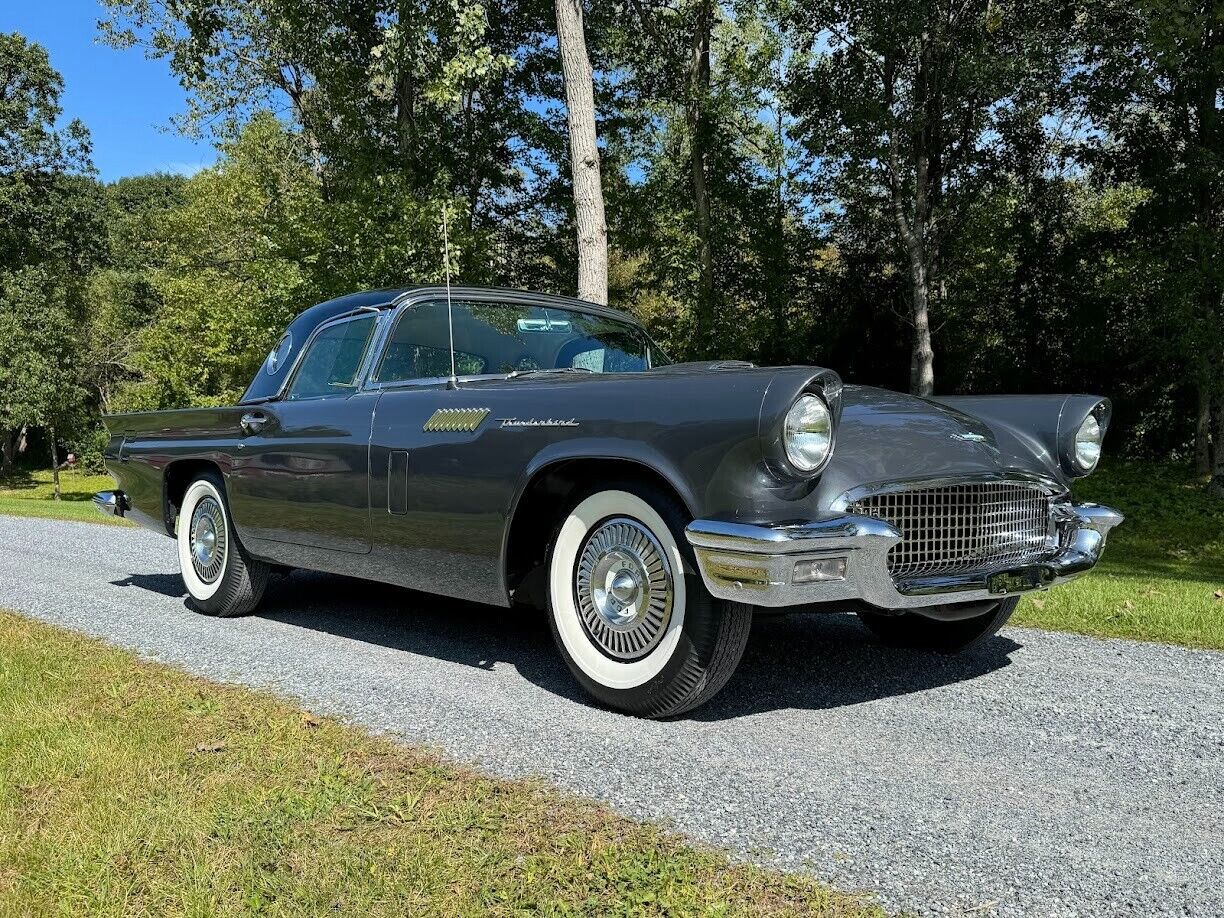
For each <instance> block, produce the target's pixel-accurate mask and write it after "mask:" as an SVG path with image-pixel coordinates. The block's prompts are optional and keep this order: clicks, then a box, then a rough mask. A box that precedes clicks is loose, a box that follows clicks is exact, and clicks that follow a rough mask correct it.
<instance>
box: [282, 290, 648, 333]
mask: <svg viewBox="0 0 1224 918" xmlns="http://www.w3.org/2000/svg"><path fill="white" fill-rule="evenodd" d="M450 295H451V297H452V299H456V300H462V299H473V298H478V299H482V300H491V301H493V302H503V303H539V304H541V305H553V306H556V307H557V308H558V309H576V310H578V311H580V312H589V313H593V314H595V315H602V316H607V317H608V318H612V319H619V320H620V321H622V322H629V323H631V324H634V325H637V324H640V323H639V322H638V321H637V320H636V319H634V318H633V316H631V315H629V314H627V313H624V312H621V311H620V310H619V309H613V308H612V307H610V306H602V305H600V304H599V303H592V302H590V301H589V300H580V299H577V298H575V297H572V296H561V295H558V294H555V293H540V292H538V291H534V290H518V289H515V288H512V287H474V286H459V285H452V286H451V288H450ZM445 296H446V287H445V286H444V285H442V284H409V285H407V286H404V287H383V288H380V289H377V290H363V291H361V292H358V293H347V294H345V295H343V296H338V297H335V298H334V299H330V300H326V301H324V302H322V303H318V304H316V305H315V306H312V307H310V308H309V309H307V310H305V311H304V312H303V313H301V315H305V314H306V313H316V311H317V313H316V314H317V315H318V318H317V319H316V322H315V324H319V323H321V322H323V321H326V320H327V319H328V318H332V317H335V316H341V315H344V314H345V313H347V312H352V311H355V310H358V309H363V308H371V307H373V308H378V309H382V308H389V307H392V306H398V305H399V304H400V303H402V302H405V301H406V300H409V299H413V300H415V299H433V298H434V297H445ZM324 314H325V315H324ZM295 324H296V323H295Z"/></svg>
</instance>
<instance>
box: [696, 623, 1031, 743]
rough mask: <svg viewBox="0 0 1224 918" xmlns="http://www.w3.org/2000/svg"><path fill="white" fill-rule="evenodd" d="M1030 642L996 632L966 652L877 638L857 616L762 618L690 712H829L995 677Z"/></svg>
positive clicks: (718, 716) (699, 715) (702, 715)
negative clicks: (732, 663)
mask: <svg viewBox="0 0 1224 918" xmlns="http://www.w3.org/2000/svg"><path fill="white" fill-rule="evenodd" d="M1021 646H1022V645H1020V644H1018V643H1017V642H1016V641H1014V640H1012V639H1011V638H1010V637H1006V636H1003V635H995V636H994V637H992V638H990V639H988V640H986V641H984V642H983V643H982V644H980V645H979V646H977V647H974V648H972V649H970V650H967V651H965V652H964V653H961V654H956V655H947V654H938V653H931V652H928V651H917V650H902V649H898V648H894V647H885V646H883V645H881V644H879V643H877V642H876V641H875V640H874V638H873V637H872V636H871V634H870V632H868V631H867V629H866V628H864V627H863V626H862V625H861V624H859V621H858V619H857V617H856V616H854V615H850V614H820V613H795V614H791V615H769V616H758V617H757V619H756V620H755V621H754V622H753V623H752V636H751V638H749V640H748V647H747V649H745V651H744V658H743V660H741V661H740V665H739V669H737V670H736V673H735V675H734V676H732V677H731V681H730V682H728V683H727V687H726V688H725V689H723V691H722V692H721V693H720V694H718V695H717V696H715V697H714V699H713V700H712V701H710V703H709V704H707V705H705V706H703V707H701V708H698V709H697V710H696V711H693V712H692V713H691V714H688V715H685V717H687V718H689V719H692V720H698V721H717V720H725V719H728V718H734V717H743V716H746V715H749V714H759V713H762V712H764V711H773V710H780V709H791V708H793V709H799V710H823V709H828V708H840V707H846V706H848V705H855V704H862V703H863V702H867V701H875V700H876V699H880V698H890V697H894V696H898V695H910V694H913V693H915V692H925V691H930V690H932V689H938V688H940V687H942V686H946V685H953V684H956V683H960V682H967V681H969V680H971V679H977V678H979V677H981V676H985V675H988V674H989V673H992V672H995V671H996V670H999V669H1002V668H1003V667H1005V666H1007V665H1009V664H1010V663H1011V654H1012V653H1014V652H1015V651H1016V650H1019V649H1020V647H1021Z"/></svg>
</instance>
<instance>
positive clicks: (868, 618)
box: [858, 596, 1020, 653]
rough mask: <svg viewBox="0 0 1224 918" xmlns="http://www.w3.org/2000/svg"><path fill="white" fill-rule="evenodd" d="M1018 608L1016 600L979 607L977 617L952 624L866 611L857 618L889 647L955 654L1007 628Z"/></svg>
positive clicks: (917, 615)
mask: <svg viewBox="0 0 1224 918" xmlns="http://www.w3.org/2000/svg"><path fill="white" fill-rule="evenodd" d="M1019 604H1020V597H1019V596H1012V597H1010V598H1008V599H1003V600H1000V601H998V602H989V603H982V604H981V611H980V612H979V613H978V614H976V615H969V616H967V617H965V618H960V619H956V620H954V621H941V620H939V619H934V618H928V617H927V616H925V615H922V614H920V613H918V612H904V613H902V614H901V615H888V614H885V613H883V612H871V611H868V610H866V609H860V610H859V611H858V617H859V620H860V621H862V623H863V624H864V625H866V626H867V628H868V629H869V630H870V631H871V632H872V634H874V635H875V636H876V637H878V638H879V639H880V640H881V641H883V642H884V643H885V644H889V645H891V646H893V647H912V648H916V649H919V650H936V651H940V652H942V653H958V652H959V651H962V650H968V649H969V648H970V647H973V646H975V645H977V644H980V643H981V642H982V641H984V640H986V639H987V638H989V637H990V636H991V635H993V634H995V633H996V632H997V631H998V630H999V629H1000V628H1002V627H1003V626H1004V625H1006V624H1007V620H1008V619H1009V618H1011V616H1012V613H1013V612H1015V611H1016V606H1017V605H1019ZM966 611H969V610H966Z"/></svg>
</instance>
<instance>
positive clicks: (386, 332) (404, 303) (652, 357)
mask: <svg viewBox="0 0 1224 918" xmlns="http://www.w3.org/2000/svg"><path fill="white" fill-rule="evenodd" d="M455 300H458V301H459V302H461V303H464V304H469V303H472V304H476V305H479V306H494V307H505V308H514V307H516V306H520V307H521V306H536V307H539V308H541V309H556V310H558V311H562V312H576V313H583V314H585V315H590V316H594V317H595V318H598V319H603V320H604V321H607V322H615V323H617V324H618V325H623V326H625V327H626V329H631V330H632V331H634V332H636V333H637V334H639V335H641V337H642V340H643V341H644V342H645V344H646V348H647V357H648V362H649V366H648V367H647V368H646V370H629V371H625V372H624V373H623V374H619V375H634V374H637V373H643V372H649V371H650V370H656V369H658V368H660V367H664V366H667V365H668V364H670V363H671V362H672V361H671V358H669V357H668V356H667V353H666V352H665V351H664V350H663V349H662V348H661V347H659V345H658V343H657V342H656V341H655V340H654V339H653V338H652V337H650V333H649V332H648V331H646V328H645V327H644V326H643V325H642V324H641V323H640V322H638V321H637V320H635V319H633V318H631V317H629V316H626V315H624V314H622V313H619V312H617V311H616V310H614V309H611V308H608V307H600V306H599V305H598V304H594V303H591V304H587V303H585V302H582V301H575V302H574V303H572V304H571V303H569V302H565V303H557V302H552V300H553V298H552V297H549V296H546V295H540V296H533V295H532V294H529V293H520V292H518V291H513V292H510V291H506V292H505V293H502V292H499V294H498V295H496V296H489V295H488V294H487V293H486V294H485V295H483V296H480V295H473V291H471V290H470V289H468V290H464V291H463V294H462V295H459V294H458V293H456V295H455ZM445 303H446V297H445V292H442V294H441V295H439V291H438V290H437V289H432V288H431V289H427V290H416V291H412V292H411V293H409V294H406V295H405V296H404V297H402V298H401V299H400V301H399V302H398V303H396V304H395V307H394V308H393V309H392V310H391V314H390V315H389V316H388V317H387V318H386V321H385V322H384V323H382V324H381V325H380V327H379V328H378V329H377V330H376V331H375V335H374V339H373V340H372V342H371V345H370V353H371V354H372V359H371V360H369V362H368V364H367V365H366V367H365V369H364V372H363V378H362V383H361V385H360V386H359V387H358V388H359V390H373V389H386V388H400V387H404V386H425V387H428V386H437V385H438V383H439V382H443V383H445V382H449V381H450V379H451V377H450V376H449V375H447V376H431V377H420V378H417V379H395V380H379V379H377V378H375V377H376V376H377V373H378V371H379V368H380V367H381V366H382V362H383V358H384V357H385V356H386V351H387V348H388V347H389V346H390V344H391V341H392V339H393V338H394V336H395V330H396V328H398V327H399V323H400V321H401V320H402V319H403V317H404V316H405V315H407V314H408V313H409V312H411V311H412V310H414V309H416V308H418V307H420V306H427V305H430V304H445ZM588 306H589V307H590V308H587V307H588ZM552 369H557V368H555V367H553V368H552ZM547 372H548V369H547V368H545V369H544V370H543V373H544V374H547ZM533 375H540V374H538V373H535V372H532V373H527V374H524V375H523V376H517V377H513V378H514V379H523V378H530V377H531V376H533ZM583 375H585V374H583ZM591 375H593V376H604V375H608V376H613V375H618V374H615V373H607V374H605V373H598V372H593V373H592V374H591ZM509 378H512V377H511V376H510V375H509V374H507V373H473V374H467V375H459V376H458V377H456V380H457V381H458V382H464V381H469V380H470V381H475V380H482V379H509Z"/></svg>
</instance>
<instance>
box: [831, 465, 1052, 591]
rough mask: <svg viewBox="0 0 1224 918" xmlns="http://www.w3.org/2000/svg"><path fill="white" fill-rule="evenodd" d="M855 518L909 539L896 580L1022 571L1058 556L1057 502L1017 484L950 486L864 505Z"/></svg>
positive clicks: (894, 569)
mask: <svg viewBox="0 0 1224 918" xmlns="http://www.w3.org/2000/svg"><path fill="white" fill-rule="evenodd" d="M847 510H848V511H849V512H850V513H856V514H859V515H861V516H870V517H874V518H876V519H881V520H885V521H886V522H889V523H892V524H893V525H894V526H896V527H897V528H898V529H899V530H901V534H902V536H903V537H904V538H903V540H902V541H901V542H900V543H898V544H897V545H895V546H894V547H893V548H892V549H891V550H890V551H889V553H888V570H889V573H891V574H892V575H893V577H895V578H910V577H926V576H934V575H941V574H962V573H972V572H974V571H979V570H986V569H991V568H996V569H997V568H1001V567H1009V566H1019V565H1023V564H1029V563H1033V562H1035V561H1039V560H1042V559H1043V558H1046V557H1048V556H1049V555H1050V554H1051V552H1052V551H1053V549H1054V545H1053V541H1052V539H1053V531H1052V528H1051V520H1050V499H1049V497H1048V495H1047V494H1046V492H1045V491H1044V490H1042V489H1041V488H1039V487H1037V486H1034V485H1029V484H1023V483H1016V482H989V483H969V484H959V485H946V486H943V487H934V488H917V489H913V490H905V491H890V492H886V493H882V494H873V495H871V496H869V497H865V498H862V499H860V500H858V501H855V502H854V503H852V504H850V505H849V507H847Z"/></svg>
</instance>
